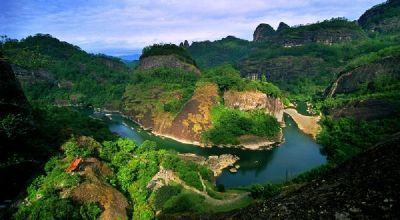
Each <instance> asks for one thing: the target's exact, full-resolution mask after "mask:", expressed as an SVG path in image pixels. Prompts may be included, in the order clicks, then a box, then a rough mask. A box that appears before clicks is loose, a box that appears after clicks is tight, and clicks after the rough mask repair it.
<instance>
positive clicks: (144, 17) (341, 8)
mask: <svg viewBox="0 0 400 220" xmlns="http://www.w3.org/2000/svg"><path fill="white" fill-rule="evenodd" d="M381 1H382V0H353V1H348V0H336V1H333V0H325V1H322V0H321V1H317V0H292V1H290V2H289V1H287V0H246V1H242V0H198V1H192V0H190V1H189V0H154V1H151V0H143V1H140V0H132V1H129V0H120V1H111V0H103V1H94V0H86V1H84V2H83V3H82V1H77V0H61V1H56V2H53V1H44V0H38V1H33V0H22V1H18V2H16V1H13V0H5V1H2V2H0V7H1V8H3V9H2V10H4V12H5V13H4V14H3V15H0V34H8V35H11V36H15V37H19V38H20V37H24V36H27V35H29V34H35V33H39V32H40V33H49V34H52V35H54V36H56V37H58V38H60V39H62V40H65V41H68V42H71V43H74V44H77V45H79V46H80V47H82V48H83V49H86V50H89V51H94V52H101V51H110V49H112V48H142V47H143V46H145V45H149V44H152V43H158V42H173V43H179V42H180V41H183V40H185V39H187V40H190V41H194V40H196V41H198V40H207V39H208V40H215V39H220V38H222V37H224V36H227V35H234V36H237V37H241V38H245V39H249V40H250V39H251V37H252V33H253V31H254V29H255V27H256V26H257V25H258V24H259V23H261V22H264V23H269V24H271V25H273V26H275V27H276V26H277V25H278V23H279V22H280V21H284V22H286V23H288V24H289V25H296V24H304V23H311V22H316V21H318V20H324V19H329V18H331V17H338V16H344V17H347V18H350V19H356V18H357V17H358V16H360V15H361V14H362V13H363V11H365V10H366V9H368V8H369V7H371V6H372V5H375V4H377V3H379V2H381Z"/></svg>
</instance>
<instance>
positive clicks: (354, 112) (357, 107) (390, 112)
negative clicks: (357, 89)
mask: <svg viewBox="0 0 400 220" xmlns="http://www.w3.org/2000/svg"><path fill="white" fill-rule="evenodd" d="M326 113H327V114H329V115H332V116H333V117H335V118H342V117H351V118H355V119H357V120H375V119H382V118H387V117H390V116H394V115H399V114H400V101H395V100H385V99H375V98H371V99H366V100H356V101H351V102H349V103H347V104H345V105H343V106H339V107H335V108H332V109H328V110H327V112H326Z"/></svg>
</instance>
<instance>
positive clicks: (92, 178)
mask: <svg viewBox="0 0 400 220" xmlns="http://www.w3.org/2000/svg"><path fill="white" fill-rule="evenodd" d="M111 173H112V171H111V169H110V168H109V167H108V166H107V165H106V164H104V163H103V162H101V161H99V160H98V159H96V158H85V159H84V160H83V162H81V165H80V171H79V172H78V174H79V175H80V176H82V177H84V178H85V179H86V181H85V182H84V183H82V184H80V185H78V186H77V187H75V188H74V189H73V190H72V192H71V197H72V198H73V199H74V200H76V201H78V202H81V203H88V202H97V203H99V204H100V205H101V206H102V207H103V209H104V211H103V212H102V213H101V215H100V219H104V220H106V219H128V217H127V213H126V209H127V208H128V205H129V204H128V201H127V199H126V198H125V196H124V195H123V194H122V193H120V192H119V191H118V190H116V189H115V188H114V187H112V186H110V185H109V184H108V183H106V181H104V178H105V177H107V176H109V175H110V174H111ZM68 193H69V192H68V191H65V192H63V193H62V194H64V196H65V197H68V196H69V195H68Z"/></svg>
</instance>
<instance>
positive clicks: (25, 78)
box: [12, 65, 57, 85]
mask: <svg viewBox="0 0 400 220" xmlns="http://www.w3.org/2000/svg"><path fill="white" fill-rule="evenodd" d="M12 69H13V71H14V73H15V75H16V76H17V77H18V79H19V80H20V82H21V83H33V82H46V83H49V84H51V85H55V84H57V82H56V80H55V79H54V76H53V74H51V73H50V72H48V71H46V70H27V69H24V68H23V67H20V66H18V65H12Z"/></svg>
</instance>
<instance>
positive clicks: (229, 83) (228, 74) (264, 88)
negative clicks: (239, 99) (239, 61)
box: [201, 64, 281, 97]
mask: <svg viewBox="0 0 400 220" xmlns="http://www.w3.org/2000/svg"><path fill="white" fill-rule="evenodd" d="M201 80H203V81H207V82H213V83H216V84H217V85H218V87H219V89H220V91H221V93H223V92H226V91H228V90H236V91H260V92H263V93H265V94H267V95H270V96H273V97H280V96H281V91H280V90H279V88H278V87H276V86H275V85H274V84H272V83H269V82H267V81H266V79H265V78H264V79H263V80H250V79H246V78H242V77H241V76H240V73H239V71H238V70H236V69H235V68H234V67H233V66H232V65H229V64H223V65H220V66H217V67H214V68H211V69H209V70H208V71H206V72H205V73H204V74H203V75H202V79H201Z"/></svg>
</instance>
